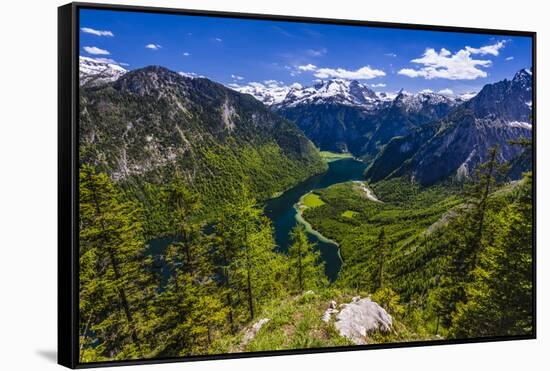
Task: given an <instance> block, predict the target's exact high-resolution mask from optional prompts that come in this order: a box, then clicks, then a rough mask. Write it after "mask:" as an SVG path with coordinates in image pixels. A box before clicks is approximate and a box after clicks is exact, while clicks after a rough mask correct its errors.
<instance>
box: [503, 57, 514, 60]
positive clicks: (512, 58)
mask: <svg viewBox="0 0 550 371" xmlns="http://www.w3.org/2000/svg"><path fill="white" fill-rule="evenodd" d="M505 59H506V60H507V61H513V60H514V57H506V58H505Z"/></svg>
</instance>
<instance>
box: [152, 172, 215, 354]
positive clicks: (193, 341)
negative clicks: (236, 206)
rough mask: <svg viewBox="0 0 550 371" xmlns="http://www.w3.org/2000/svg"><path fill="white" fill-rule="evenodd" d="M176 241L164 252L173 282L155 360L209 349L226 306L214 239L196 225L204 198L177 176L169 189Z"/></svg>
mask: <svg viewBox="0 0 550 371" xmlns="http://www.w3.org/2000/svg"><path fill="white" fill-rule="evenodd" d="M166 194H167V196H168V197H167V204H168V209H169V210H172V212H171V220H170V225H171V229H172V231H173V235H174V238H175V241H176V242H174V243H173V244H171V245H170V246H169V247H168V249H167V252H166V262H167V265H168V267H169V269H170V278H169V280H168V284H167V286H166V287H165V290H164V292H163V293H162V294H161V295H160V298H159V305H158V309H159V310H158V316H159V318H160V321H159V322H160V324H159V328H158V329H157V332H158V338H159V339H160V340H161V341H159V344H158V347H157V350H156V355H157V356H184V355H192V354H200V353H205V352H207V351H208V347H209V346H210V344H211V342H212V340H213V329H215V328H217V327H219V326H220V325H222V324H223V322H224V317H225V311H226V308H225V307H224V305H223V304H222V301H221V291H220V290H219V288H218V285H217V282H216V280H215V266H214V261H213V259H214V255H213V253H212V251H211V250H212V248H211V241H210V240H209V239H208V238H207V237H206V236H205V235H204V234H203V232H202V226H201V225H200V224H199V223H198V222H196V220H197V218H198V212H199V210H200V208H201V203H200V197H199V196H198V194H196V193H193V192H192V191H190V190H189V189H188V188H187V186H186V185H185V183H184V182H183V181H182V179H181V178H180V177H178V176H176V177H175V178H174V180H173V182H172V183H171V184H170V185H169V187H168V189H167V192H166Z"/></svg>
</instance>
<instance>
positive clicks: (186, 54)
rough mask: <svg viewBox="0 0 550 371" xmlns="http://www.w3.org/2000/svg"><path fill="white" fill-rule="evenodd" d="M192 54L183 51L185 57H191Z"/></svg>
mask: <svg viewBox="0 0 550 371" xmlns="http://www.w3.org/2000/svg"><path fill="white" fill-rule="evenodd" d="M190 55H191V53H188V52H183V56H184V57H189V56H190Z"/></svg>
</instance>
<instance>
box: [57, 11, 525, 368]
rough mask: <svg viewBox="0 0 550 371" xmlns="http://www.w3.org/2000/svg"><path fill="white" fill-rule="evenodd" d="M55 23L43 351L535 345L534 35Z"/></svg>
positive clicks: (164, 22)
mask: <svg viewBox="0 0 550 371" xmlns="http://www.w3.org/2000/svg"><path fill="white" fill-rule="evenodd" d="M58 16H59V17H58V19H59V33H58V34H59V40H58V41H59V42H58V46H59V70H58V77H59V84H58V92H59V93H58V94H59V96H58V103H59V185H58V190H59V201H58V202H59V204H58V205H59V210H58V221H59V224H58V225H59V230H58V235H59V257H58V266H59V268H58V269H59V276H58V285H59V288H58V293H59V309H58V312H59V318H58V329H59V330H58V331H59V333H58V339H59V353H58V354H59V363H60V364H62V365H65V366H67V367H71V368H77V367H95V366H110V365H126V364H142V363H161V362H176V361H190V360H204V359H222V358H236V357H251V356H271V355H283V354H297V353H311V352H334V351H348V350H365V349H377V348H396V347H410V346H425V345H438V344H456V343H467V342H485V341H500V340H519V339H533V338H535V336H536V332H535V329H536V326H535V324H536V321H535V318H536V317H535V308H536V306H535V183H536V182H535V180H536V177H535V153H536V152H535V132H536V94H535V93H536V79H535V77H536V65H535V62H536V58H535V56H536V55H535V47H536V43H535V36H536V35H535V33H534V32H524V31H510V30H492V29H472V28H459V27H444V26H426V25H416V24H415V25H412V24H393V23H381V22H366V21H358V20H340V19H314V18H305V17H290V16H288V17H287V16H275V15H260V14H244V13H243V14H240V13H225V12H211V11H208V12H207V11H197V10H179V9H161V8H149V7H133V6H120V5H100V4H85V3H72V4H68V5H65V6H62V7H60V8H59V13H58Z"/></svg>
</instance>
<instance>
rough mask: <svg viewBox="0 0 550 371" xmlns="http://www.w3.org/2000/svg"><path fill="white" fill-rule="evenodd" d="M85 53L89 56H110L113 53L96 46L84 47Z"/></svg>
mask: <svg viewBox="0 0 550 371" xmlns="http://www.w3.org/2000/svg"><path fill="white" fill-rule="evenodd" d="M83 49H84V51H85V52H86V53H88V54H93V55H109V54H111V53H109V51H108V50H105V49H100V48H98V47H96V46H85V47H83Z"/></svg>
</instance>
